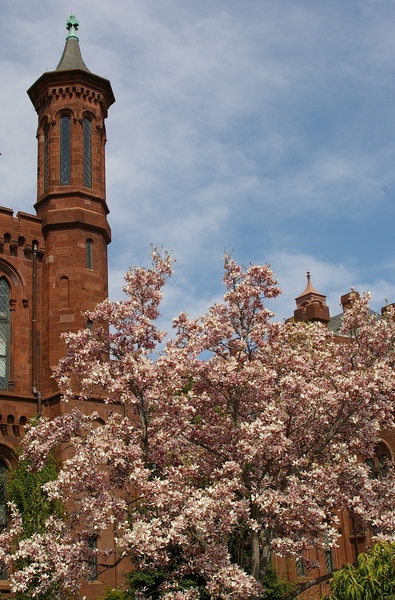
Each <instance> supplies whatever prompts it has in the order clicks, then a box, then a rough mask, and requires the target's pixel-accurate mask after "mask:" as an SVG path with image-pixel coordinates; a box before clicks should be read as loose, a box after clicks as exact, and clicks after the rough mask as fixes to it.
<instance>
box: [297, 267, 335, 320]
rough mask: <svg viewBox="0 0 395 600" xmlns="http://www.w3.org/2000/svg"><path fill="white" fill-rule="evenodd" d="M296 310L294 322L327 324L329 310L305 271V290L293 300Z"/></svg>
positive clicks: (323, 297) (308, 273)
mask: <svg viewBox="0 0 395 600" xmlns="http://www.w3.org/2000/svg"><path fill="white" fill-rule="evenodd" d="M295 302H296V310H295V311H294V319H295V321H297V322H299V321H310V322H316V321H318V322H320V323H324V324H325V325H326V324H327V323H329V321H330V316H329V308H328V307H327V305H326V296H324V294H321V293H320V292H317V290H316V289H315V288H314V287H313V284H312V283H311V276H310V271H307V286H306V288H305V290H304V291H303V292H302V293H301V294H300V295H299V296H298V297H297V298H295Z"/></svg>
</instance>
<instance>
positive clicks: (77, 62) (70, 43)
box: [55, 37, 90, 73]
mask: <svg viewBox="0 0 395 600" xmlns="http://www.w3.org/2000/svg"><path fill="white" fill-rule="evenodd" d="M72 69H81V70H82V71H86V72H87V73H90V70H89V69H88V67H87V66H86V64H85V63H84V59H83V58H82V54H81V50H80V44H79V41H78V38H77V37H68V38H67V39H66V45H65V47H64V50H63V54H62V58H61V59H60V61H59V64H58V66H57V67H56V69H55V70H56V71H70V70H72Z"/></svg>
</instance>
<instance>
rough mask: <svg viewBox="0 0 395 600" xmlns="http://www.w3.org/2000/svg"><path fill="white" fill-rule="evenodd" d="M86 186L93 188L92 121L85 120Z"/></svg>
mask: <svg viewBox="0 0 395 600" xmlns="http://www.w3.org/2000/svg"><path fill="white" fill-rule="evenodd" d="M83 129H84V186H85V187H89V188H91V187H92V121H91V120H90V119H88V118H87V117H85V118H84V125H83Z"/></svg>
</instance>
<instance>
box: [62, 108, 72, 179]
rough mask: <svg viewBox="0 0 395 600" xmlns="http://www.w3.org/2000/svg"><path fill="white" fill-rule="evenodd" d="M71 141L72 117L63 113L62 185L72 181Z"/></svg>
mask: <svg viewBox="0 0 395 600" xmlns="http://www.w3.org/2000/svg"><path fill="white" fill-rule="evenodd" d="M70 141H71V125H70V117H69V116H68V115H63V116H61V117H60V185H69V183H70Z"/></svg>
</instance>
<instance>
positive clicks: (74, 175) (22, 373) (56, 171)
mask: <svg viewBox="0 0 395 600" xmlns="http://www.w3.org/2000/svg"><path fill="white" fill-rule="evenodd" d="M78 25H79V24H78V21H77V20H76V19H75V17H73V16H72V17H70V19H69V20H68V22H67V29H68V36H67V38H66V43H65V48H64V52H63V55H62V57H61V59H60V62H59V64H58V66H57V68H56V69H55V70H54V71H49V72H46V73H44V74H43V75H42V76H41V77H40V78H39V79H38V80H37V81H36V82H35V83H34V84H33V85H32V86H31V87H30V89H29V90H28V95H29V97H30V100H31V101H32V104H33V106H34V108H35V110H36V112H37V115H38V128H37V140H38V159H37V160H38V164H37V200H36V203H35V205H34V208H35V211H36V212H35V214H26V213H21V212H18V213H17V214H16V216H15V215H14V213H13V211H12V210H11V209H10V208H4V207H0V413H1V415H0V471H1V472H2V473H3V474H5V473H7V471H9V470H11V469H12V468H13V467H14V466H15V464H16V458H15V453H14V450H15V448H16V447H17V446H18V445H19V444H20V440H21V436H22V434H23V427H24V425H25V424H26V423H27V421H28V420H29V419H30V418H31V417H32V416H34V415H37V414H44V415H46V416H48V417H49V418H54V417H55V416H57V415H59V414H61V413H62V412H63V411H65V410H70V408H71V406H70V405H68V406H65V405H64V404H62V402H61V395H60V392H59V390H58V388H57V385H56V382H55V381H54V379H53V378H52V375H53V371H54V368H55V367H56V365H57V363H58V361H59V359H60V357H61V356H62V355H63V354H64V345H63V342H62V340H61V338H60V336H61V333H62V332H67V331H78V330H80V329H81V328H84V327H89V326H90V323H88V322H86V319H85V318H84V316H83V312H84V311H86V310H90V309H93V307H94V306H95V305H96V304H97V302H99V301H101V300H103V299H104V298H106V297H107V292H108V290H107V285H108V267H107V246H108V244H109V243H110V240H111V230H110V226H109V224H108V220H107V215H108V213H109V210H108V207H107V204H106V188H105V144H106V129H105V119H106V118H107V114H108V109H109V108H110V106H111V105H112V104H113V103H114V101H115V98H114V94H113V91H112V88H111V84H110V82H109V81H108V80H107V79H104V78H102V77H99V76H98V75H95V74H93V73H91V72H90V71H89V69H88V67H87V66H86V65H85V63H84V61H83V58H82V55H81V51H80V47H79V40H78V37H77V29H78ZM32 135H34V132H32ZM32 204H33V202H32ZM85 410H88V411H93V410H96V411H98V413H99V414H100V417H101V418H103V420H104V419H105V418H106V414H107V410H106V407H105V406H104V405H103V404H101V403H99V402H93V401H92V402H88V403H87V405H86V406H85ZM0 492H1V494H0V495H2V497H1V498H0V520H2V522H3V523H2V524H3V525H4V524H5V522H6V510H5V496H4V486H2V489H1V490H0ZM103 543H106V544H108V543H110V544H111V540H110V539H108V540H103ZM101 579H102V578H101ZM105 584H108V585H111V587H116V586H117V585H118V584H119V581H118V579H117V573H116V572H115V571H113V572H109V573H107V574H106V575H105V577H104V579H103V581H93V582H89V583H88V582H87V583H86V584H84V589H83V593H84V594H86V596H87V598H88V599H89V598H97V597H99V595H100V594H101V593H102V592H103V590H104V585H105ZM7 590H9V585H8V582H7V580H6V573H3V574H2V579H1V580H0V591H7Z"/></svg>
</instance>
